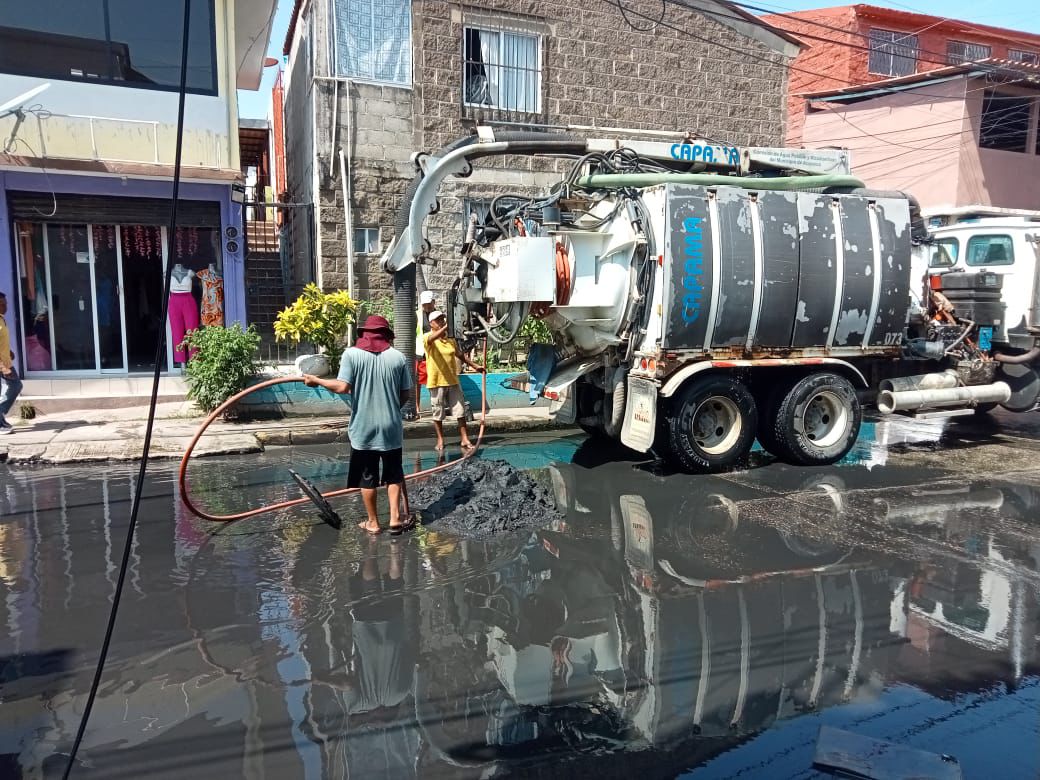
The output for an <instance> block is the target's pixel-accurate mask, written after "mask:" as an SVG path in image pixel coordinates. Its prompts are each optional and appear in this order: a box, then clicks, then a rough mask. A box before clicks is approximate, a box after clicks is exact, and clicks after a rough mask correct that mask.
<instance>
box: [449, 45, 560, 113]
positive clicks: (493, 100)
mask: <svg viewBox="0 0 1040 780" xmlns="http://www.w3.org/2000/svg"><path fill="white" fill-rule="evenodd" d="M463 36H464V40H463V57H464V59H463V79H462V90H463V102H464V103H465V104H466V105H468V106H484V107H487V108H495V109H500V110H503V111H515V112H519V113H525V114H536V113H539V112H540V111H541V106H542V38H541V36H540V35H538V34H536V33H529V32H523V31H519V30H512V29H504V28H503V29H493V28H490V27H483V26H479V27H478V26H466V27H465V28H463Z"/></svg>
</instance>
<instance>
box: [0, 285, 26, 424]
mask: <svg viewBox="0 0 1040 780" xmlns="http://www.w3.org/2000/svg"><path fill="white" fill-rule="evenodd" d="M6 314H7V296H6V295H4V293H3V292H0V435H2V434H8V433H11V432H12V431H13V430H14V428H13V427H12V426H11V424H10V423H9V422H7V413H8V412H9V411H11V409H12V407H13V406H14V402H15V400H16V399H17V398H18V394H19V393H20V392H22V380H21V379H20V378H19V377H18V369H16V368H15V367H14V352H12V351H11V331H10V330H8V328H7V319H6V318H5V315H6Z"/></svg>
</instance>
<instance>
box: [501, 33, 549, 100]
mask: <svg viewBox="0 0 1040 780" xmlns="http://www.w3.org/2000/svg"><path fill="white" fill-rule="evenodd" d="M538 64H539V63H538V39H537V38H534V37H532V36H530V35H516V34H514V33H502V63H501V68H500V69H501V71H502V76H501V82H502V84H501V90H502V91H501V93H500V98H501V99H500V100H499V102H498V105H500V106H501V107H502V108H506V109H509V110H511V111H526V112H531V113H533V112H535V111H537V110H538ZM492 94H494V92H493V93H492Z"/></svg>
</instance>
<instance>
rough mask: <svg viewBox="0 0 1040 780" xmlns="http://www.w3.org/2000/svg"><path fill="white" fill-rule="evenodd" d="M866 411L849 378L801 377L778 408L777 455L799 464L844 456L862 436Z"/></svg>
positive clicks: (815, 463) (832, 460)
mask: <svg viewBox="0 0 1040 780" xmlns="http://www.w3.org/2000/svg"><path fill="white" fill-rule="evenodd" d="M862 422H863V410H862V409H861V408H860V405H859V399H858V398H856V389H855V388H854V387H853V386H852V383H851V382H849V380H847V379H846V378H845V377H843V376H839V375H838V374H831V373H817V374H810V375H809V376H807V377H805V378H804V379H801V380H800V381H798V382H797V383H795V385H794V386H793V387H792V388H791V389H790V390H789V391H788V392H787V394H786V395H785V396H784V397H783V400H781V401H780V404H779V406H777V408H776V416H775V417H774V418H773V436H774V437H775V441H776V446H777V449H778V450H779V452H777V453H776V454H777V456H778V457H779V458H781V459H782V460H784V461H787V462H788V463H792V464H794V465H797V466H826V465H829V464H831V463H836V462H837V461H839V460H841V459H842V458H844V457H845V456H846V455H847V454H848V452H849V450H851V449H852V446H853V445H854V444H855V443H856V437H858V436H859V427H860V424H861V423H862Z"/></svg>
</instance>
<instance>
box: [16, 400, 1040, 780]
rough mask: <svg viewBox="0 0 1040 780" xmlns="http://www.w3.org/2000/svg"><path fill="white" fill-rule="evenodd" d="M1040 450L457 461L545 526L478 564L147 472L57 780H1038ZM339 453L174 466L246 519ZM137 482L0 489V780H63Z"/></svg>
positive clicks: (905, 441)
mask: <svg viewBox="0 0 1040 780" xmlns="http://www.w3.org/2000/svg"><path fill="white" fill-rule="evenodd" d="M1038 433H1040V415H1033V416H1020V417H1013V416H1010V415H1002V416H999V417H998V418H996V422H987V421H970V422H968V423H964V422H954V421H950V422H942V421H938V422H911V421H894V422H884V423H880V422H879V423H876V424H868V425H865V427H864V432H863V435H862V437H861V440H860V442H859V444H858V445H857V447H856V449H855V450H854V451H853V453H852V454H851V455H850V456H849V457H848V458H847V459H846V461H845V462H843V463H841V464H838V465H836V466H833V467H828V468H822V469H799V468H792V467H787V466H783V465H780V464H776V463H772V462H770V459H769V457H768V456H766V455H764V454H763V453H758V454H755V455H754V457H753V461H752V463H751V464H750V468H748V469H747V470H744V471H740V472H735V473H732V474H727V475H722V476H714V477H706V476H696V477H694V476H687V475H681V474H671V473H668V472H666V471H664V470H662V468H661V467H660V465H659V464H656V463H654V462H652V461H649V460H647V459H645V458H635V457H634V456H632V455H631V454H626V453H625V452H623V451H619V450H617V449H613V448H611V447H609V446H606V445H603V444H601V443H595V442H590V441H587V440H585V439H584V438H583V437H582V436H580V435H553V434H536V435H532V434H528V435H517V436H513V437H500V438H497V439H493V440H491V441H490V442H489V446H488V448H487V449H486V450H485V451H484V452H483V457H488V458H502V459H505V460H508V461H509V462H511V463H512V464H513V465H515V466H517V467H520V468H523V469H527V470H529V471H530V473H531V474H532V475H533V476H534V477H535V478H536V479H538V480H542V481H543V482H544V484H547V485H551V486H552V488H553V491H554V493H555V495H556V498H557V501H558V503H559V504H560V506H561V507H562V508H563V510H564V512H565V519H564V520H563V521H558V522H555V523H554V524H552V525H551V526H549V527H546V528H543V529H541V530H538V531H534V532H532V531H524V532H518V533H515V534H508V535H504V536H501V537H498V538H495V539H491V540H482V541H472V540H469V541H467V540H461V539H459V538H458V537H455V536H453V535H451V534H449V533H446V532H445V531H444V530H438V529H437V526H436V523H434V524H432V525H429V526H426V527H423V528H421V529H419V530H417V531H415V532H413V533H411V534H409V535H407V536H405V537H403V538H401V539H398V540H392V539H391V538H390V537H389V535H386V534H384V535H382V536H380V537H367V536H365V535H364V534H363V533H362V532H360V531H356V530H355V529H354V528H353V527H352V525H350V524H349V523H348V524H346V525H345V526H344V529H343V530H342V531H340V532H336V531H334V530H333V529H332V528H330V527H329V526H327V525H325V524H324V523H322V521H321V520H320V519H319V518H318V516H317V513H316V512H315V511H313V510H311V509H310V508H309V507H304V508H301V509H299V510H293V511H289V512H283V513H281V514H277V515H268V516H265V517H261V518H256V519H252V520H246V521H244V522H242V523H237V524H231V525H226V526H216V525H214V524H211V523H207V522H204V521H201V520H198V519H196V518H194V517H192V516H191V515H190V514H189V513H187V512H186V511H185V510H184V508H183V506H182V504H181V502H180V499H179V493H178V489H177V486H176V482H175V475H174V472H173V470H172V468H171V467H170V466H169V465H167V464H156V465H155V466H154V468H153V469H152V470H151V472H150V476H149V478H148V483H147V484H146V486H145V491H144V493H145V497H146V498H145V501H144V503H143V505H142V511H141V518H140V526H139V529H138V533H137V535H136V538H135V540H134V546H133V550H132V555H131V559H130V568H129V571H128V576H127V585H126V591H125V595H124V599H123V603H122V607H121V610H120V614H119V620H118V624H117V628H116V633H115V638H114V643H113V647H112V652H111V655H110V657H109V662H108V665H107V667H106V672H105V676H104V680H103V684H102V686H101V689H100V692H99V696H98V699H97V703H96V705H95V708H94V712H93V715H92V718H91V721H90V726H89V729H88V731H87V735H86V740H85V743H84V748H83V749H82V751H81V753H80V756H79V760H78V762H77V764H76V766H75V769H74V771H73V777H76V778H81V777H82V778H139V777H153V778H167V777H169V778H183V777H207V778H209V777H214V778H217V777H220V778H225V777H249V778H326V777H327V778H348V777H350V778H381V777H388V778H408V777H420V776H421V777H473V778H478V777H479V778H490V777H506V776H509V777H538V778H549V777H572V776H578V774H579V773H580V774H585V773H588V774H590V775H593V776H598V777H619V778H620V777H625V778H630V777H633V776H639V777H641V778H657V777H661V778H666V777H676V776H694V777H698V778H700V777H706V778H708V777H710V778H731V777H744V778H749V777H768V778H788V777H813V776H817V775H819V776H823V775H821V774H820V773H819V772H818V771H817V770H814V769H813V756H814V751H815V749H816V741H817V735H818V732H819V729H820V727H821V726H833V727H836V728H840V729H844V730H847V731H851V732H854V733H856V734H861V735H865V736H870V737H874V738H878V739H884V740H889V741H893V742H896V743H899V744H902V745H906V746H909V747H913V748H917V749H920V750H923V751H928V752H931V753H935V754H946V755H949V756H952V757H953V759H956V761H957V762H958V766H959V769H960V770H961V771H962V773H963V775H964V776H965V777H1001V778H1019V777H1021V778H1035V777H1037V776H1038V775H1040V747H1038V745H1040V649H1038V641H1040V458H1038V456H1040V441H1038V440H1037V439H1036V438H1035V437H1036V435H1037V434H1038ZM409 446H410V447H411V448H412V449H411V450H410V451H409V453H408V459H409V460H410V461H413V462H412V465H413V466H416V465H423V466H427V465H432V463H433V457H434V456H433V453H432V452H429V453H428V454H427V453H425V452H423V450H432V448H431V447H428V445H427V443H423V442H410V443H409ZM341 454H342V451H341V450H340V449H337V448H336V447H332V446H329V447H313V448H292V449H289V448H285V449H271V450H269V451H268V452H267V453H264V454H262V455H258V456H250V457H240V458H219V459H205V460H199V461H198V462H196V463H195V465H194V466H193V468H192V472H191V476H190V487H191V490H192V491H193V496H194V497H195V498H196V499H198V501H199V502H200V503H201V504H203V505H204V506H205V507H207V508H208V509H209V510H211V511H218V512H231V511H241V510H243V509H246V508H250V507H252V506H256V505H259V504H261V503H266V502H272V501H276V500H281V499H284V498H286V497H295V496H297V495H298V494H299V493H298V489H297V488H296V487H295V485H293V484H292V483H291V482H290V480H289V476H288V471H287V469H288V468H290V467H291V468H293V469H294V470H296V471H298V472H299V473H301V474H303V475H304V476H307V477H308V478H310V479H312V480H313V481H314V482H315V483H317V484H318V485H320V486H321V487H323V488H331V487H337V486H339V485H341V484H342V481H343V479H344V475H345V471H346V469H345V463H344V462H342V461H341V460H339V456H340V455H341ZM415 461H417V463H416V462H415ZM134 478H135V469H134V467H133V466H132V465H130V464H118V465H91V466H77V467H49V468H28V467H22V468H9V467H6V466H2V465H0V480H2V483H0V512H2V521H0V622H2V624H3V627H4V630H3V632H2V634H0V778H17V777H26V778H37V777H52V776H59V775H60V772H61V770H62V769H63V767H64V763H65V761H66V753H67V751H68V749H69V747H70V745H71V743H72V739H73V737H74V735H75V731H76V727H77V724H78V720H79V717H80V715H81V713H82V707H83V701H84V698H85V696H86V693H87V690H88V687H89V684H90V680H91V676H92V672H93V664H94V662H95V659H96V655H97V652H98V649H99V647H100V643H101V639H102V633H103V630H104V624H105V619H106V616H107V610H108V608H109V598H110V594H111V593H112V591H113V587H114V584H115V582H116V578H117V576H118V565H119V559H120V554H121V549H122V543H123V538H124V535H125V532H126V528H127V521H128V514H129V508H130V498H131V495H132V491H133V487H134V485H133V480H134ZM499 500H501V501H509V500H510V496H509V495H502V496H501V497H500V499H499ZM336 508H337V509H338V510H339V511H340V513H341V514H342V515H343V516H344V518H345V519H348V520H349V519H350V518H353V517H355V516H356V515H357V513H358V512H359V511H360V507H359V505H358V504H357V503H356V502H353V501H350V500H347V501H340V502H338V503H336Z"/></svg>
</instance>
